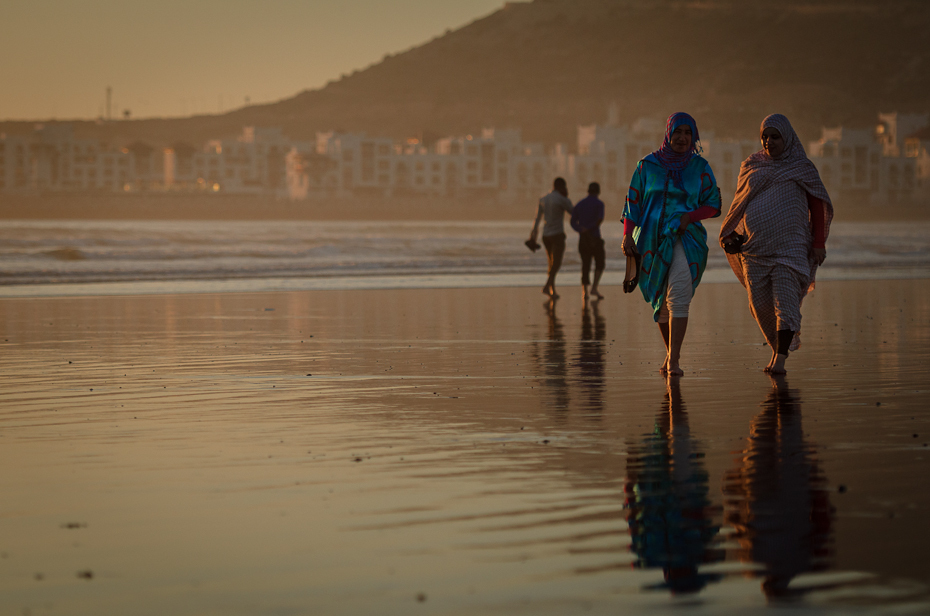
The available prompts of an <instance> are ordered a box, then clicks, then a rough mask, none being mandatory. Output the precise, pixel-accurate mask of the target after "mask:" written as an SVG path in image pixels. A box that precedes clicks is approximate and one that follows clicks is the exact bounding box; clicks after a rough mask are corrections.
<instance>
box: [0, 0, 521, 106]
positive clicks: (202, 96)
mask: <svg viewBox="0 0 930 616" xmlns="http://www.w3.org/2000/svg"><path fill="white" fill-rule="evenodd" d="M502 5H503V0H390V1H385V0H338V1H337V0H325V1H324V0H264V1H259V0H161V1H159V2H152V1H141V2H140V1H126V0H81V1H77V0H28V1H25V0H23V1H20V0H16V1H15V2H5V3H3V5H2V6H0V57H2V58H3V61H2V62H0V119H23V120H38V119H48V118H65V119H76V118H94V117H97V116H99V115H102V114H103V112H104V108H105V107H104V104H105V100H106V88H107V86H111V87H112V88H113V103H114V107H113V113H114V115H117V114H118V113H121V112H122V110H124V109H129V110H131V112H132V117H135V118H139V117H155V116H181V115H191V114H199V113H216V112H218V111H228V110H230V109H233V108H236V107H241V106H242V105H243V104H244V102H245V100H246V97H248V98H249V99H250V100H251V102H252V103H261V102H271V101H275V100H280V99H282V98H287V97H290V96H292V95H294V94H296V93H297V92H300V91H302V90H305V89H308V88H309V89H312V88H317V87H320V86H322V85H324V84H325V83H326V82H327V81H329V80H332V79H338V78H339V77H340V75H342V74H343V73H350V72H352V71H353V70H356V69H361V68H364V67H366V66H369V65H370V64H373V63H376V62H378V61H380V60H381V59H382V57H383V56H384V55H385V54H387V53H397V52H400V51H404V50H406V49H409V48H410V47H413V46H416V45H419V44H421V43H424V42H426V41H428V40H429V39H431V38H433V37H436V36H440V35H442V34H443V33H444V32H445V30H446V29H447V28H449V29H455V28H458V27H460V26H463V25H465V24H466V23H468V22H470V21H473V20H474V19H477V18H479V17H483V16H485V15H487V14H489V13H491V12H493V11H495V10H496V9H498V8H500V7H501V6H502Z"/></svg>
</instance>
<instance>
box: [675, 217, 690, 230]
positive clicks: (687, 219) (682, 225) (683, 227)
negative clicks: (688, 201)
mask: <svg viewBox="0 0 930 616" xmlns="http://www.w3.org/2000/svg"><path fill="white" fill-rule="evenodd" d="M690 224H691V217H690V216H688V215H687V214H682V215H681V222H679V223H678V234H679V235H681V234H682V233H684V232H685V231H686V230H687V229H688V225H690Z"/></svg>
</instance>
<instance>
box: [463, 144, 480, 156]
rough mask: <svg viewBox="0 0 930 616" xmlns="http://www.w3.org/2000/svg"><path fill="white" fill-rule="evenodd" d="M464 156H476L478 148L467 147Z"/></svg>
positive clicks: (474, 146) (473, 146)
mask: <svg viewBox="0 0 930 616" xmlns="http://www.w3.org/2000/svg"><path fill="white" fill-rule="evenodd" d="M465 154H466V155H468V156H478V146H476V145H469V146H468V147H466V148H465Z"/></svg>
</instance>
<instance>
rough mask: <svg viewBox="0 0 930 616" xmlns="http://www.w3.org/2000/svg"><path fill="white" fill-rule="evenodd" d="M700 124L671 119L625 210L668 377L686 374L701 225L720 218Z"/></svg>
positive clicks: (701, 253) (703, 240)
mask: <svg viewBox="0 0 930 616" xmlns="http://www.w3.org/2000/svg"><path fill="white" fill-rule="evenodd" d="M699 139H700V136H699V135H698V129H697V124H696V123H695V121H694V118H692V117H691V116H690V115H688V114H687V113H681V112H679V113H674V114H672V115H671V116H669V118H668V122H667V123H666V126H665V141H664V142H663V143H662V147H661V148H659V149H658V150H656V151H655V152H653V153H652V154H649V155H648V156H646V157H645V158H644V159H642V160H641V161H639V163H638V164H637V165H636V171H635V172H634V173H633V179H632V180H631V181H630V192H629V194H628V195H627V199H626V206H625V207H624V210H623V254H624V255H626V256H627V257H635V256H637V255H640V257H641V261H640V266H639V288H640V290H641V291H642V293H643V297H644V298H645V299H646V301H647V302H649V303H650V304H651V305H652V309H653V318H654V319H655V321H656V322H657V323H658V324H659V331H660V332H661V333H662V340H663V342H664V343H665V351H666V356H665V361H664V362H663V363H662V368H661V371H662V373H663V374H670V375H681V374H684V372H683V371H682V369H681V367H680V366H679V361H680V357H681V345H682V342H683V341H684V339H685V331H686V330H687V328H688V310H689V308H690V305H691V298H692V296H693V295H694V291H695V290H696V289H697V286H698V283H700V282H701V276H702V275H703V274H704V268H705V266H706V265H707V231H705V230H704V225H702V224H701V222H700V221H701V220H704V219H705V218H711V217H714V216H719V215H720V189H719V188H717V181H716V180H715V179H714V174H713V172H712V171H711V169H710V165H709V164H708V163H707V161H706V160H704V159H703V158H702V157H701V156H700V152H701V150H700V148H699V146H698V145H697V142H698V140H699Z"/></svg>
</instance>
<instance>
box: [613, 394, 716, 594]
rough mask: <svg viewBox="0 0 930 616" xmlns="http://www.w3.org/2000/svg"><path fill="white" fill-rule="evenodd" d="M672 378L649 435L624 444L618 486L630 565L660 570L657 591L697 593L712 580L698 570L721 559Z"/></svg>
mask: <svg viewBox="0 0 930 616" xmlns="http://www.w3.org/2000/svg"><path fill="white" fill-rule="evenodd" d="M678 380H679V379H678V378H677V377H670V378H669V379H668V390H667V392H666V394H665V400H664V402H663V404H662V410H661V411H660V412H659V414H658V415H657V416H656V419H655V428H654V430H653V432H652V434H649V435H647V436H646V437H645V438H644V439H643V440H642V441H641V442H638V443H634V444H632V445H631V446H630V453H629V457H628V458H627V460H628V461H627V477H626V483H625V485H624V491H625V493H626V494H625V496H626V498H625V501H624V509H626V518H627V523H628V524H629V528H630V537H631V540H632V546H631V549H632V550H633V551H634V552H635V553H636V555H637V560H636V562H635V563H634V566H636V567H648V568H661V569H662V571H663V573H664V575H665V584H664V585H662V586H661V587H662V588H666V589H668V590H670V591H671V592H672V593H675V594H681V593H694V592H698V591H700V590H701V589H702V588H704V587H705V586H706V585H707V584H708V583H709V582H712V581H716V580H718V579H719V576H717V575H713V574H704V573H701V572H700V571H699V567H700V566H701V565H702V564H705V563H711V562H716V561H720V560H723V553H722V552H721V551H720V550H718V549H715V548H714V543H715V541H716V537H717V534H718V532H719V530H720V527H719V526H718V525H717V524H715V523H714V520H713V517H714V513H715V509H716V508H715V507H713V506H712V505H711V502H710V499H709V498H708V474H707V471H706V470H705V468H704V464H703V457H704V454H703V452H702V451H701V448H700V444H699V442H697V441H694V440H692V438H691V431H690V428H689V426H688V414H687V413H686V412H685V405H684V401H683V400H682V397H681V390H680V389H679V384H678Z"/></svg>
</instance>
